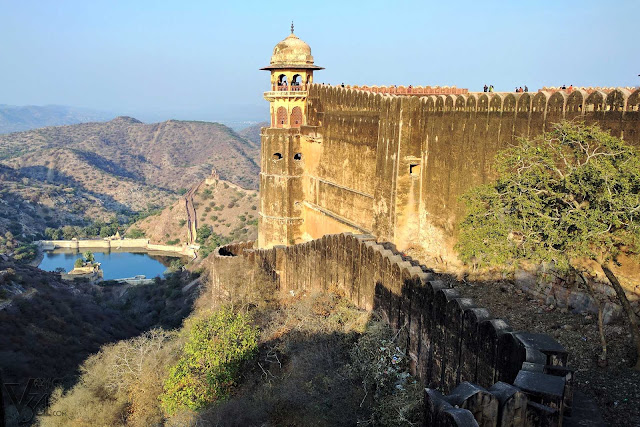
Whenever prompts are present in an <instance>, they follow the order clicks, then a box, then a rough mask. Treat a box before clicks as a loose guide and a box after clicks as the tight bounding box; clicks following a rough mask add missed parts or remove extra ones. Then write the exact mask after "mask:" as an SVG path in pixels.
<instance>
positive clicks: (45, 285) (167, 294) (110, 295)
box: [0, 255, 198, 425]
mask: <svg viewBox="0 0 640 427" xmlns="http://www.w3.org/2000/svg"><path fill="white" fill-rule="evenodd" d="M193 278H194V276H193V275H191V274H190V273H187V272H178V273H173V274H171V275H169V276H167V277H166V278H164V279H157V280H156V283H154V284H152V285H142V286H129V285H118V284H112V283H110V282H105V283H103V284H100V285H96V284H90V283H88V282H67V281H63V280H61V279H60V276H59V275H58V274H55V273H49V272H45V271H42V270H39V269H37V268H33V267H30V266H27V265H22V264H19V263H16V262H13V261H12V260H10V259H8V258H6V257H4V256H2V255H0V324H2V326H3V333H2V334H0V367H2V370H3V381H5V382H8V383H9V382H11V383H17V384H18V386H17V389H16V392H18V395H19V394H20V393H21V392H22V390H24V389H25V387H26V385H27V380H28V379H29V378H40V379H47V380H51V381H54V382H55V383H56V384H58V385H61V386H64V387H69V386H71V385H72V384H74V383H75V380H76V375H77V372H78V371H77V369H78V367H79V365H80V364H81V363H82V362H83V361H84V360H85V359H86V358H87V357H88V356H89V355H90V354H92V353H94V352H96V351H98V350H99V348H100V346H102V345H105V344H107V343H111V342H114V341H118V340H122V339H128V338H130V337H134V336H138V335H139V334H141V333H143V332H144V331H147V330H150V329H153V328H157V327H162V328H166V329H171V328H175V327H178V326H179V325H180V324H181V322H182V319H183V318H185V317H186V316H187V315H188V314H189V313H190V312H191V307H192V304H193V301H194V299H195V296H196V295H197V291H198V288H197V287H191V288H190V289H189V290H188V291H187V292H183V291H182V288H183V287H184V286H185V284H187V283H189V282H190V281H191V280H192V279H193ZM48 386H51V384H49V385H48ZM48 391H51V390H48ZM36 392H37V393H45V392H47V390H36ZM5 399H6V400H5V402H6V403H7V405H8V406H9V408H8V411H7V416H8V422H9V424H8V425H16V423H15V422H16V421H18V420H19V419H22V420H23V421H29V419H30V418H31V416H32V415H33V411H32V410H33V409H37V410H39V411H41V410H42V409H43V408H42V405H44V404H45V403H46V402H44V401H41V402H40V401H38V400H37V399H36V400H34V401H33V402H32V403H33V405H36V404H39V405H40V407H38V408H33V407H32V408H29V407H22V408H19V414H18V413H17V411H16V408H15V407H14V406H12V405H11V403H12V402H11V401H9V398H8V397H7V395H6V394H5ZM33 405H32V406H33Z"/></svg>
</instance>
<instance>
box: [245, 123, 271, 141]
mask: <svg viewBox="0 0 640 427" xmlns="http://www.w3.org/2000/svg"><path fill="white" fill-rule="evenodd" d="M263 127H269V122H261V123H256V124H255V125H251V126H249V127H246V128H244V129H242V130H241V131H240V132H238V135H240V136H241V137H243V138H244V139H247V140H249V141H251V142H253V143H254V144H256V145H258V147H260V129H262V128H263Z"/></svg>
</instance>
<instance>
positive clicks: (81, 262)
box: [73, 258, 84, 268]
mask: <svg viewBox="0 0 640 427" xmlns="http://www.w3.org/2000/svg"><path fill="white" fill-rule="evenodd" d="M73 266H74V267H75V268H80V267H83V266H84V260H83V259H82V258H78V259H77V260H76V262H74V263H73Z"/></svg>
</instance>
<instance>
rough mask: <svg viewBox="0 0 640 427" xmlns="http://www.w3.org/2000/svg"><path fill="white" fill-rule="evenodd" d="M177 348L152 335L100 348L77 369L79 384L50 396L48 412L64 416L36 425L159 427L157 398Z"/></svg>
mask: <svg viewBox="0 0 640 427" xmlns="http://www.w3.org/2000/svg"><path fill="white" fill-rule="evenodd" d="M180 344H181V342H180V340H179V339H176V337H175V333H172V332H166V331H163V330H161V329H153V330H151V331H148V332H146V333H144V334H142V335H141V336H139V337H137V338H133V339H130V340H126V341H120V342H118V343H116V344H111V345H108V346H105V347H103V348H102V350H101V351H100V352H99V353H97V354H95V355H93V356H91V357H89V358H88V359H87V360H86V361H85V362H84V363H83V364H82V366H81V368H80V372H81V377H80V380H79V382H78V383H77V384H76V385H75V386H74V387H73V388H72V389H71V390H69V391H68V392H66V393H63V392H62V390H61V389H57V390H56V391H55V392H54V394H53V396H52V404H51V406H50V408H49V412H52V413H55V412H56V411H59V412H63V413H64V414H65V415H64V416H52V417H41V418H40V419H39V420H38V421H39V423H40V425H42V426H64V425H79V426H80V425H82V426H84V425H96V426H101V425H105V426H106V425H122V424H127V425H132V426H149V425H157V424H160V423H161V422H162V411H161V410H160V407H159V403H160V402H159V401H158V399H157V396H158V395H159V394H160V393H161V391H162V386H163V381H164V377H165V376H166V369H167V366H170V365H171V364H172V363H174V362H175V360H176V354H177V350H178V348H179V345H180Z"/></svg>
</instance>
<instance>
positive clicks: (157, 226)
mask: <svg viewBox="0 0 640 427" xmlns="http://www.w3.org/2000/svg"><path fill="white" fill-rule="evenodd" d="M192 199H193V204H194V207H195V210H196V214H197V221H198V222H197V225H198V230H199V231H198V236H199V238H198V243H200V244H201V245H204V246H208V247H211V248H213V247H215V246H219V245H220V244H225V243H228V242H231V241H243V240H254V239H255V238H256V237H257V234H258V203H259V200H258V192H257V191H255V190H246V189H244V188H241V187H239V186H237V185H235V184H231V183H230V182H227V181H224V180H221V179H220V178H218V177H217V176H215V175H212V176H211V177H209V178H208V179H207V180H204V181H202V182H201V183H200V184H199V185H197V187H196V190H195V192H194V193H193V196H192ZM134 229H137V230H141V231H142V232H143V233H144V235H145V237H147V238H149V239H150V240H151V241H152V242H154V243H166V244H174V245H175V244H181V243H185V242H187V239H188V235H189V234H188V233H189V230H188V225H187V211H186V209H185V199H184V198H181V199H180V200H178V201H177V202H175V203H173V204H172V205H170V206H168V207H166V208H165V209H163V210H162V211H161V212H160V213H158V214H155V215H151V216H148V217H147V218H145V219H143V220H141V221H138V222H136V223H134V224H133V225H132V226H131V228H130V230H134ZM205 256H206V254H205Z"/></svg>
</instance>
